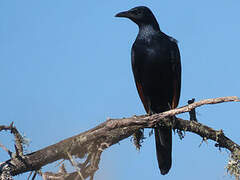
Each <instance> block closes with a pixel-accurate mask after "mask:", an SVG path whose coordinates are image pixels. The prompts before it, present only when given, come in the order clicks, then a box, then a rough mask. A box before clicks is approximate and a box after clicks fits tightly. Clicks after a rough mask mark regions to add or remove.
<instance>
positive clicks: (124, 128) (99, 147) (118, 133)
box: [0, 96, 240, 178]
mask: <svg viewBox="0 0 240 180" xmlns="http://www.w3.org/2000/svg"><path fill="white" fill-rule="evenodd" d="M231 101H234V102H239V98H238V97H236V96H232V97H221V98H215V99H205V100H201V101H198V102H194V103H192V104H189V105H186V106H183V107H180V108H176V109H173V110H169V111H166V112H163V113H159V114H153V115H151V116H149V115H142V116H133V117H130V118H123V119H108V120H107V121H105V122H104V123H101V124H100V125H98V126H96V127H95V128H93V129H90V130H88V131H86V132H83V133H80V134H78V135H76V136H73V137H71V138H68V139H65V140H63V141H60V142H58V143H56V144H54V145H51V146H48V147H46V148H43V149H41V150H39V151H36V152H33V153H30V154H26V155H22V156H16V157H12V158H11V159H9V160H7V161H5V162H3V163H1V164H0V175H1V174H2V173H3V172H4V171H6V169H7V170H8V172H10V174H11V175H12V176H15V175H18V174H21V173H24V172H27V171H37V170H39V169H40V168H41V167H42V166H45V165H47V164H49V163H52V162H54V161H57V160H59V159H69V156H68V154H71V155H74V156H75V157H78V158H83V157H85V156H86V155H87V160H86V161H85V163H83V164H81V165H79V166H80V169H81V170H80V172H79V173H76V172H75V175H76V176H78V174H81V175H82V176H83V177H84V178H87V177H89V176H90V177H93V175H94V173H95V172H96V170H97V169H98V164H99V161H100V156H101V153H102V151H103V150H104V149H106V148H108V147H109V146H111V145H113V144H116V143H118V142H119V141H121V140H123V139H125V138H127V137H129V136H131V135H132V134H133V133H135V132H136V131H137V130H138V129H140V128H153V127H155V126H156V124H158V125H159V126H165V127H171V128H173V129H178V130H181V131H189V132H192V133H195V134H198V135H199V136H201V137H202V138H205V139H211V140H213V141H216V142H217V145H216V146H218V147H224V148H226V149H228V150H229V151H231V153H232V155H234V156H235V157H237V159H238V160H239V159H240V158H239V157H240V146H239V145H238V144H236V143H235V142H233V141H232V140H231V139H229V138H228V137H226V136H225V135H224V133H223V131H222V130H214V129H212V128H210V127H208V126H206V125H203V124H201V123H199V122H196V121H189V120H183V119H180V118H176V119H175V120H174V122H173V120H172V118H171V117H172V116H174V115H177V114H180V113H184V112H190V111H191V110H193V109H195V108H197V107H200V106H202V105H206V104H217V103H222V102H231ZM0 127H2V126H0ZM72 174H73V173H71V175H72ZM45 175H46V174H45ZM56 175H57V174H56ZM51 176H52V174H51Z"/></svg>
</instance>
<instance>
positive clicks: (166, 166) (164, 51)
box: [116, 6, 181, 174]
mask: <svg viewBox="0 0 240 180" xmlns="http://www.w3.org/2000/svg"><path fill="white" fill-rule="evenodd" d="M116 17H126V18H129V19H131V20H132V21H133V22H135V23H136V24H137V25H138V27H139V33H138V35H137V38H136V40H135V42H134V44H133V46H132V54H131V60H132V70H133V74H134V78H135V83H136V87H137V90H138V93H139V96H140V98H141V101H142V103H143V105H144V108H145V110H146V112H147V113H149V114H152V113H160V112H164V111H167V110H169V109H171V108H175V107H177V105H178V101H179V97H180V88H181V63H180V53H179V49H178V46H177V42H176V40H175V39H173V38H171V37H169V36H168V35H166V34H164V33H163V32H162V31H161V30H160V28H159V25H158V23H157V20H156V18H155V17H154V15H153V13H152V12H151V10H150V9H148V8H147V7H144V6H140V7H136V8H133V9H130V10H129V11H125V12H121V13H118V14H117V15H116ZM155 142H156V153H157V159H158V165H159V168H160V171H161V174H167V173H168V171H169V170H170V168H171V163H172V157H171V153H172V130H171V129H168V128H163V127H161V128H160V127H157V128H155Z"/></svg>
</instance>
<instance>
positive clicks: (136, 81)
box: [131, 49, 149, 113]
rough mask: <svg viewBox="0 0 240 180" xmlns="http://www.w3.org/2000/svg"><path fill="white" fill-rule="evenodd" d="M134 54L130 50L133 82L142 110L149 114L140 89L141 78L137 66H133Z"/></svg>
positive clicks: (145, 100)
mask: <svg viewBox="0 0 240 180" xmlns="http://www.w3.org/2000/svg"><path fill="white" fill-rule="evenodd" d="M135 58H136V57H135V53H134V50H133V49H132V52H131V60H132V70H133V75H134V80H135V84H136V87H137V91H138V94H139V97H140V99H141V101H142V103H143V106H144V109H145V111H146V112H147V113H149V106H148V104H149V103H148V102H147V99H146V97H145V96H144V92H143V87H142V83H141V79H140V78H139V77H141V75H140V72H139V69H138V68H137V66H136V65H135V62H136V59H135Z"/></svg>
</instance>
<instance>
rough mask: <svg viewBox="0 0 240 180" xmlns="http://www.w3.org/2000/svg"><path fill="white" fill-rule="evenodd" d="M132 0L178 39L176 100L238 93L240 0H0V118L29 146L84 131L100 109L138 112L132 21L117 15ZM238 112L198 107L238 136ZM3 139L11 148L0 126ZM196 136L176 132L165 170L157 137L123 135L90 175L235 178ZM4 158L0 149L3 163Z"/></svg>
mask: <svg viewBox="0 0 240 180" xmlns="http://www.w3.org/2000/svg"><path fill="white" fill-rule="evenodd" d="M138 5H146V6H148V7H150V8H151V9H152V11H153V12H154V14H155V15H156V18H157V19H158V22H159V24H160V27H161V29H162V31H164V32H165V33H167V34H169V35H171V36H173V37H174V38H176V39H177V40H178V41H179V48H180V51H181V57H182V69H183V71H182V79H183V80H182V92H181V99H180V106H182V105H185V104H186V102H187V100H188V99H191V98H193V97H195V98H196V99H197V100H200V99H203V98H213V97H220V96H232V95H237V96H240V83H239V67H240V61H239V59H240V58H239V52H240V46H239V42H240V36H239V32H240V23H239V18H240V17H239V7H240V1H237V0H229V1H222V0H212V1H207V0H202V1H191V0H182V1H173V0H168V1H166V0H165V1H159V0H151V1H145V2H144V3H143V2H140V1H131V2H130V1H128V0H121V1H110V0H102V1H97V0H95V1H79V0H68V1H66V0H51V1H49V0H41V1H31V0H21V1H19V0H12V1H9V0H2V1H0V22H1V23H0V83H1V91H0V92H1V93H0V124H4V125H8V124H10V123H11V122H12V121H14V123H15V125H16V126H17V128H18V129H19V130H20V131H21V132H22V133H23V134H25V135H26V136H27V137H28V138H29V139H30V140H31V142H30V146H29V147H28V148H27V152H33V151H35V150H38V149H40V148H43V147H46V146H48V145H51V144H54V143H56V142H58V141H60V140H62V139H64V138H67V137H70V136H73V135H76V134H78V133H80V132H83V131H85V130H87V129H89V128H92V127H94V126H96V125H97V124H99V123H101V122H103V121H105V120H106V118H107V117H111V118H121V117H128V116H132V115H134V114H136V115H140V114H144V113H145V112H144V109H143V107H142V105H141V102H140V100H139V98H138V95H137V91H136V88H135V85H134V81H133V75H132V72H131V64H130V49H131V45H132V43H133V41H134V40H135V37H136V35H137V31H138V30H137V26H136V25H135V24H134V23H132V22H130V21H129V20H127V19H118V18H115V17H114V15H115V14H116V13H117V12H120V11H123V10H127V9H130V8H132V7H135V6H138ZM238 112H239V104H237V103H225V104H220V105H211V106H205V107H202V108H199V109H197V115H198V119H199V121H200V122H201V123H204V124H206V125H209V126H211V127H213V128H215V129H221V128H222V129H223V130H224V132H225V134H226V135H227V136H229V137H230V138H232V139H233V140H234V141H236V142H238V143H240V142H239V125H240V123H239V114H238ZM182 117H184V118H188V115H187V114H186V115H182ZM147 132H148V131H147ZM146 136H147V133H146ZM0 142H1V143H3V144H5V145H6V146H7V147H8V148H10V149H12V150H13V137H12V136H9V134H6V133H5V132H1V133H0ZM200 142H201V138H200V137H198V136H196V135H193V134H190V133H187V134H186V137H185V138H184V139H183V140H182V141H181V140H179V138H178V136H177V135H174V136H173V166H172V169H171V171H170V173H169V174H168V175H166V176H164V177H163V176H161V175H160V173H159V170H158V167H157V161H156V157H155V145H154V138H153V137H150V138H147V139H146V141H145V143H144V144H143V147H142V149H141V151H140V152H137V151H136V150H135V147H134V146H133V145H132V143H131V142H130V138H129V139H126V140H124V141H122V142H120V144H119V145H118V144H117V145H114V146H112V147H111V148H109V149H108V150H106V151H105V152H104V153H103V156H102V159H101V162H100V169H99V171H98V172H97V174H96V179H97V180H103V179H104V180H113V179H114V180H123V179H124V180H125V179H138V180H145V179H151V180H154V179H165V180H168V179H169V180H170V179H195V180H201V179H224V180H228V179H232V178H231V177H230V176H227V175H226V170H225V169H224V166H225V165H226V163H227V159H228V156H229V154H228V153H227V152H226V151H225V150H223V151H222V152H219V151H218V149H217V148H215V147H214V143H213V142H211V141H209V142H208V144H205V143H204V144H203V145H202V146H201V147H200V148H199V147H198V145H199V144H200ZM6 159H8V156H7V154H6V153H5V152H4V151H3V150H1V149H0V161H4V160H6ZM43 170H44V171H46V170H48V171H51V170H57V168H55V167H54V166H50V167H44V168H43ZM27 175H28V174H25V175H21V176H17V177H16V179H17V180H18V179H26V177H27ZM38 179H40V178H38Z"/></svg>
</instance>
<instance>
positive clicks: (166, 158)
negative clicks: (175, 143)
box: [154, 128, 172, 175]
mask: <svg viewBox="0 0 240 180" xmlns="http://www.w3.org/2000/svg"><path fill="white" fill-rule="evenodd" d="M154 130H155V142H156V153H157V160H158V166H159V169H160V172H161V174H162V175H164V174H167V173H168V171H169V170H170V168H171V165H172V129H170V128H155V129H154Z"/></svg>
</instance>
